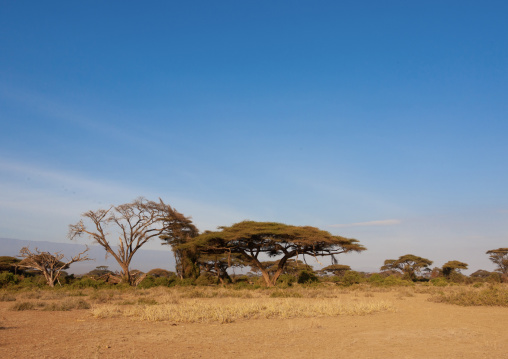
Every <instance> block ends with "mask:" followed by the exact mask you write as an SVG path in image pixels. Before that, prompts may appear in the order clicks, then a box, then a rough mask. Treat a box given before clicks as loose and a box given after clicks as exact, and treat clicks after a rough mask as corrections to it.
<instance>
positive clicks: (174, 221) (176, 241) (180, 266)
mask: <svg viewBox="0 0 508 359" xmlns="http://www.w3.org/2000/svg"><path fill="white" fill-rule="evenodd" d="M162 221H163V223H164V230H163V232H162V234H161V235H160V236H159V237H160V239H161V240H162V241H163V242H164V243H163V244H166V245H170V246H171V249H172V250H173V255H174V256H175V262H176V274H177V275H178V277H180V278H181V279H183V278H191V277H194V278H197V277H198V276H199V264H198V263H197V262H198V257H199V255H198V253H197V252H196V251H195V249H194V248H192V247H187V248H181V247H180V246H181V245H183V244H185V243H187V242H188V241H190V240H192V239H193V238H194V237H196V236H197V235H198V234H199V231H198V229H197V228H196V226H194V224H193V223H192V220H191V219H190V217H185V216H184V215H183V214H181V213H179V212H177V211H176V210H175V209H172V212H171V213H170V215H168V216H165V217H163V218H162Z"/></svg>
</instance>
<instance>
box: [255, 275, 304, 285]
mask: <svg viewBox="0 0 508 359" xmlns="http://www.w3.org/2000/svg"><path fill="white" fill-rule="evenodd" d="M260 279H261V280H262V283H263V284H264V283H265V281H264V280H263V279H262V278H260ZM296 281H297V278H296V277H295V276H294V275H291V274H281V275H280V276H279V278H277V283H276V285H277V287H279V288H287V287H291V286H292V285H293V284H294V283H295V282H296Z"/></svg>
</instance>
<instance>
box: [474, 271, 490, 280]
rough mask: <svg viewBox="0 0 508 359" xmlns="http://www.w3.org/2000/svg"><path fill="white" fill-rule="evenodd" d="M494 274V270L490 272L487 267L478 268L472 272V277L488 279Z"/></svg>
mask: <svg viewBox="0 0 508 359" xmlns="http://www.w3.org/2000/svg"><path fill="white" fill-rule="evenodd" d="M491 275H492V272H489V271H488V270H485V269H478V270H477V271H476V272H474V273H471V275H470V277H471V278H480V279H487V278H488V277H490V276H491Z"/></svg>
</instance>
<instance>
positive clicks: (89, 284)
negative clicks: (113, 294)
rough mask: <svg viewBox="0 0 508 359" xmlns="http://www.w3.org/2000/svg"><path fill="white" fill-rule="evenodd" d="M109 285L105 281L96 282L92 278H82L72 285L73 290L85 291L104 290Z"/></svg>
mask: <svg viewBox="0 0 508 359" xmlns="http://www.w3.org/2000/svg"><path fill="white" fill-rule="evenodd" d="M107 286H108V284H107V283H105V282H104V281H103V280H95V279H92V278H90V277H82V278H80V279H79V280H76V281H75V282H74V283H72V284H71V288H72V289H83V288H95V289H98V288H104V287H107Z"/></svg>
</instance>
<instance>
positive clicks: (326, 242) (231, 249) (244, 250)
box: [184, 221, 366, 287]
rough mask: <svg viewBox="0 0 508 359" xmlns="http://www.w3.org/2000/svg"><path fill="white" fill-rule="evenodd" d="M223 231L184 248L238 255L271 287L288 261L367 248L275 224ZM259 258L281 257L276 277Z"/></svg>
mask: <svg viewBox="0 0 508 359" xmlns="http://www.w3.org/2000/svg"><path fill="white" fill-rule="evenodd" d="M219 229H220V231H216V232H210V231H207V232H205V233H203V234H201V235H199V236H197V237H196V238H194V239H193V240H192V241H190V242H189V243H188V244H186V245H184V246H195V247H196V248H197V249H198V250H199V251H200V252H201V253H207V254H214V253H227V254H231V255H233V254H239V255H240V256H241V258H242V259H243V260H244V261H245V262H246V264H247V265H249V266H252V267H256V268H257V269H259V271H260V272H261V275H262V276H263V279H264V280H265V283H266V285H267V286H268V287H271V286H274V285H275V283H276V282H277V278H279V276H280V274H281V273H282V271H283V270H284V266H285V264H286V262H287V261H288V259H290V258H293V257H298V256H299V255H302V256H304V255H310V256H313V257H317V256H331V257H332V261H334V262H336V261H335V258H334V256H335V255H337V254H342V253H348V252H361V251H364V250H366V248H365V247H364V246H363V245H361V244H359V241H358V240H356V239H352V238H345V237H341V236H334V235H332V234H331V233H330V232H327V231H323V230H320V229H318V228H315V227H310V226H291V225H287V224H283V223H274V222H254V221H243V222H239V223H236V224H233V225H232V226H230V227H219ZM260 255H267V256H268V257H278V256H282V257H281V258H280V259H279V261H278V265H277V270H276V271H275V273H273V274H270V272H269V271H268V268H267V266H266V265H265V264H263V262H262V258H260Z"/></svg>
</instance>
